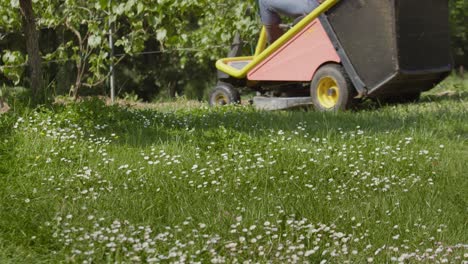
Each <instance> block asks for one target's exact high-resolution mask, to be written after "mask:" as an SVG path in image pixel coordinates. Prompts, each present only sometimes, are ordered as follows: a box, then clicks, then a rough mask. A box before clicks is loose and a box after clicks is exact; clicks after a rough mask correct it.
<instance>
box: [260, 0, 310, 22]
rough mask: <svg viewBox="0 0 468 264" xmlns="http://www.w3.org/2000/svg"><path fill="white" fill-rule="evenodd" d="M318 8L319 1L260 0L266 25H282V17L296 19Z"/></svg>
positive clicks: (261, 13)
mask: <svg viewBox="0 0 468 264" xmlns="http://www.w3.org/2000/svg"><path fill="white" fill-rule="evenodd" d="M318 6H319V4H318V2H317V0H259V7H260V18H261V19H262V23H263V24H264V25H277V24H281V17H280V15H285V16H289V17H292V18H296V17H300V16H302V15H306V14H309V13H310V12H312V10H314V9H315V8H317V7H318Z"/></svg>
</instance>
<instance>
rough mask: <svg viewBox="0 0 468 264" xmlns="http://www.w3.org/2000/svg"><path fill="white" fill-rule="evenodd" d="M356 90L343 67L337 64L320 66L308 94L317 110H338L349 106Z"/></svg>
mask: <svg viewBox="0 0 468 264" xmlns="http://www.w3.org/2000/svg"><path fill="white" fill-rule="evenodd" d="M356 94H357V92H356V89H354V87H353V85H352V83H351V81H350V80H349V78H348V76H347V74H346V72H345V71H344V69H343V68H342V67H341V66H340V65H338V64H326V65H324V66H322V67H320V68H319V69H318V70H317V72H316V73H315V75H314V78H313V79H312V83H311V87H310V95H311V97H312V102H313V104H314V106H315V108H316V109H317V110H319V111H338V110H347V109H349V108H351V106H352V104H353V103H354V101H355V99H354V97H355V96H356Z"/></svg>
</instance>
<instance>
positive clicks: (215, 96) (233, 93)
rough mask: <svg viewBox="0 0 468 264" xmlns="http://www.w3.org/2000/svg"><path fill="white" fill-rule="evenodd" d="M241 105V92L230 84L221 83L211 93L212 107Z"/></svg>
mask: <svg viewBox="0 0 468 264" xmlns="http://www.w3.org/2000/svg"><path fill="white" fill-rule="evenodd" d="M239 103H240V94H239V91H237V90H236V89H235V88H234V86H232V85H231V84H229V83H222V82H219V83H218V84H217V85H216V87H215V88H214V89H213V90H212V91H211V93H210V106H222V105H228V104H239Z"/></svg>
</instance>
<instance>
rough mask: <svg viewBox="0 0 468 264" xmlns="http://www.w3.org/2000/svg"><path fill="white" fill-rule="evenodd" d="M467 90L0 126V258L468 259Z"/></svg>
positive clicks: (44, 113) (93, 110) (95, 106)
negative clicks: (304, 107) (327, 104)
mask: <svg viewBox="0 0 468 264" xmlns="http://www.w3.org/2000/svg"><path fill="white" fill-rule="evenodd" d="M467 92H468V87H467V84H466V81H463V80H461V79H456V78H452V79H449V80H447V81H446V82H445V83H443V84H442V85H441V86H440V87H438V88H437V89H435V90H433V91H432V92H431V93H429V94H425V95H424V96H423V98H422V100H421V102H420V103H416V104H408V105H394V106H383V107H379V108H375V109H373V108H372V106H370V108H369V109H367V110H359V111H355V112H345V113H318V112H313V111H281V112H261V111H256V110H254V109H252V108H251V107H248V106H237V107H224V108H217V109H210V108H208V107H205V106H202V107H199V108H191V109H189V110H185V109H183V108H177V107H175V108H171V110H167V109H168V108H167V105H166V106H165V109H166V110H159V109H146V110H144V109H135V108H124V107H118V106H105V105H104V104H103V103H102V102H100V101H97V100H95V101H94V100H91V101H86V102H82V103H79V104H71V105H66V106H55V107H52V108H50V107H49V108H41V109H37V110H35V111H29V112H25V113H22V114H19V113H14V112H12V113H8V114H6V115H2V116H1V117H0V120H1V121H0V127H1V129H2V135H4V136H3V137H2V139H1V142H0V158H1V161H0V163H1V166H0V173H1V177H2V181H1V183H0V208H1V211H0V262H1V263H8V262H11V263H18V262H46V263H49V262H71V263H74V262H78V263H102V262H150V263H151V262H156V263H159V262H171V263H177V262H179V263H189V262H201V263H207V262H212V263H223V262H227V263H234V262H244V261H251V262H273V263H284V262H292V263H295V262H311V263H320V262H322V261H328V262H331V263H344V262H351V263H363V262H376V263H384V262H392V261H394V262H408V261H409V262H433V261H440V262H451V263H459V262H463V261H468V255H467V254H468V251H467V247H468V235H467V232H466V230H467V219H468V218H467V215H468V214H467V213H468V212H467V208H468V205H467V203H468V197H467V195H466V190H467V189H468V188H467V187H468V186H467V175H466V169H467V168H466V164H467V163H468V158H467V157H468V155H467V154H468V147H467V140H468V123H467V120H468V118H467V117H468V115H467V114H468V113H467V112H468V111H467V110H468V104H467V101H466V99H467Z"/></svg>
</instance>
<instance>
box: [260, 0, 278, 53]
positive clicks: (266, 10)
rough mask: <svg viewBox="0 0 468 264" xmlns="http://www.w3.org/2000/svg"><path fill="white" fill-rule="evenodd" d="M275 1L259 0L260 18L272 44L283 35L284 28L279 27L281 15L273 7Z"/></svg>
mask: <svg viewBox="0 0 468 264" xmlns="http://www.w3.org/2000/svg"><path fill="white" fill-rule="evenodd" d="M273 2H274V1H273V0H259V8H260V18H261V20H262V24H263V26H265V29H266V33H267V37H268V43H270V44H271V43H273V42H274V41H275V40H277V39H278V38H279V37H281V35H283V30H282V29H281V28H280V27H279V24H281V17H280V16H279V14H278V12H277V11H276V10H275V8H274V7H273V5H272V3H273Z"/></svg>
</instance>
